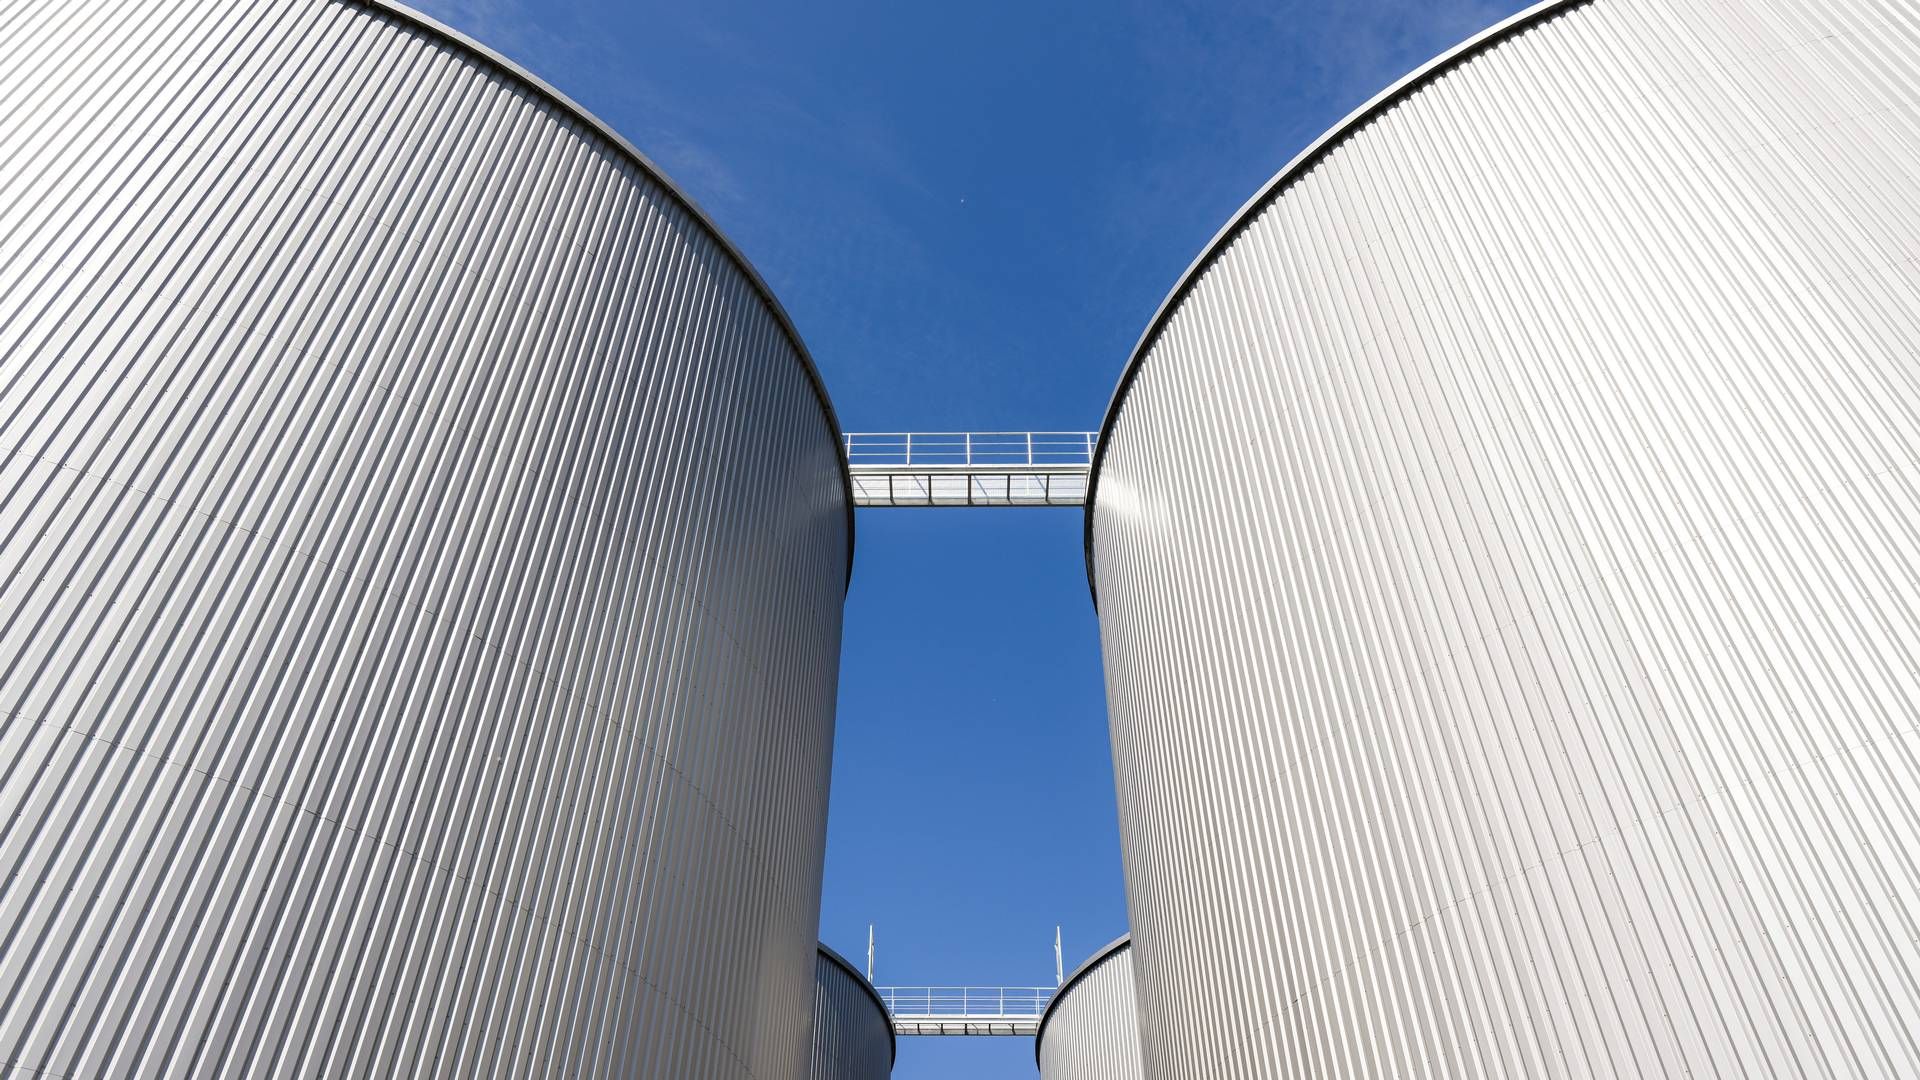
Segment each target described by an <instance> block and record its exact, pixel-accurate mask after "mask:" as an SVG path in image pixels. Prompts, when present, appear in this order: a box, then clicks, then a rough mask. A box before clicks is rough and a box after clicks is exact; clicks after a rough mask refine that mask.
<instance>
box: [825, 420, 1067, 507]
mask: <svg viewBox="0 0 1920 1080" xmlns="http://www.w3.org/2000/svg"><path fill="white" fill-rule="evenodd" d="M1097 437H1098V432H1092V431H931V432H905V431H899V432H889V431H868V432H848V433H847V434H845V435H843V436H841V438H842V441H843V445H844V446H845V449H846V455H847V469H848V472H850V473H851V474H852V477H853V504H854V505H855V506H1083V505H1085V504H1086V501H1087V473H1088V471H1089V470H1090V469H1091V468H1092V466H1093V444H1094V442H1095V440H1096V439H1097Z"/></svg>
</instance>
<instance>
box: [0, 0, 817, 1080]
mask: <svg viewBox="0 0 1920 1080" xmlns="http://www.w3.org/2000/svg"><path fill="white" fill-rule="evenodd" d="M0 40H4V41H5V42H6V49H5V51H6V54H7V60H8V62H7V64H6V65H5V66H4V69H0V102H4V109H3V110H0V112H3V113H4V117H5V119H4V121H3V122H0V281H4V288H0V433H3V434H4V442H5V446H6V450H7V454H6V457H5V459H4V463H3V464H0V470H3V473H4V475H0V508H3V509H0V594H3V595H0V712H3V713H4V715H5V717H6V720H5V723H4V727H0V732H4V738H5V741H6V748H5V753H4V755H0V865H4V868H5V875H4V879H3V880H0V1060H4V1061H5V1062H7V1063H8V1064H9V1065H10V1066H11V1067H12V1068H14V1069H17V1070H21V1071H23V1072H30V1073H33V1074H35V1075H67V1076H133V1075H147V1076H152V1075H162V1074H166V1075H196V1076H210V1075H296V1074H298V1075H379V1076H397V1075H426V1074H436V1075H448V1076H503V1075H528V1074H554V1075H561V1074H565V1075H612V1074H618V1075H626V1076H661V1077H664V1076H699V1077H742V1078H744V1077H749V1076H751V1077H759V1078H767V1077H796V1078H797V1077H801V1076H804V1075H806V1071H807V1061H808V1054H809V1046H810V1041H809V1040H810V1029H811V1025H810V1016H811V1011H812V1001H813V993H814V957H815V952H814V947H815V933H816V926H817V920H818V904H819V885H820V871H821V858H822V847H823V831H824V824H825V812H826V797H827V770H828V762H829V744H830V741H831V733H832V709H833V703H834V694H835V681H836V677H837V664H838V654H839V642H840V617H841V596H842V591H843V588H844V583H845V575H846V572H847V566H848V560H849V558H850V555H851V544H852V528H851V517H850V512H849V508H848V497H847V490H846V480H845V475H844V466H843V464H842V461H841V458H840V454H839V451H838V447H837V442H836V435H835V432H836V430H837V425H836V424H835V423H834V420H833V417H832V413H831V409H830V407H829V405H828V403H827V400H826V397H825V395H824V393H823V392H822V390H821V387H820V385H819V380H818V378H817V377H816V375H815V373H814V371H813V368H812V366H811V363H810V361H809V360H808V358H807V355H806V351H805V349H804V348H803V347H802V345H801V344H800V341H799V339H798V338H797V336H796V335H795V333H794V331H793V328H792V327H791V325H790V324H789V323H788V321H787V319H786V317H785V316H784V315H783V314H782V313H781V311H780V309H779V307H778V306H777V305H776V304H775V303H774V301H773V300H772V298H771V297H770V296H769V295H768V294H767V291H766V288H765V286H764V285H763V284H762V283H761V282H760V280H759V279H758V278H757V277H756V276H755V275H754V274H753V272H752V271H751V270H750V269H749V268H748V267H747V265H746V264H745V262H744V261H743V260H742V259H741V258H740V256H739V255H738V253H737V252H735V251H734V250H733V249H732V248H731V247H730V246H729V245H728V244H727V243H726V241H724V240H723V239H721V238H720V237H719V236H718V235H717V234H716V233H715V232H714V230H713V228H712V226H711V224H710V223H709V222H708V221H707V220H706V219H705V218H704V217H703V216H701V214H700V213H699V212H698V211H697V210H695V209H694V208H693V207H692V206H691V205H690V204H689V203H688V202H687V201H686V199H685V198H684V197H682V196H681V195H680V194H679V193H678V192H677V191H675V190H674V189H673V187H672V186H671V185H670V184H668V183H667V181H665V180H664V179H663V178H662V177H661V176H660V175H659V173H658V172H657V171H656V170H655V169H654V168H653V167H652V166H651V165H649V164H648V163H647V162H646V161H645V160H644V159H643V158H641V157H640V156H639V155H638V154H637V153H636V152H635V151H634V150H633V149H632V148H631V147H629V146H628V145H627V144H626V143H624V142H622V141H621V140H620V139H619V138H618V137H617V136H615V135H613V134H612V133H611V132H609V131H608V130H606V129H605V128H604V127H602V126H601V125H600V124H599V123H598V122H596V121H594V120H593V119H592V118H591V117H589V116H587V115H586V114H585V113H583V112H582V111H581V110H579V109H578V108H577V107H575V106H573V105H572V104H571V103H569V102H567V101H566V100H565V99H564V98H562V97H560V96H559V95H557V94H555V93H554V92H553V91H552V90H550V89H548V88H547V87H545V86H544V85H542V84H540V83H539V82H537V81H536V80H534V79H533V78H532V77H530V76H529V75H527V74H526V73H525V72H523V71H520V70H519V69H517V68H514V67H513V66H512V65H510V64H508V63H506V62H505V61H503V60H501V59H500V58H499V57H497V56H494V55H492V54H490V53H488V52H486V51H485V50H483V49H481V48H480V47H478V46H476V45H474V44H473V43H471V42H467V41H465V40H463V39H461V38H459V37H457V36H456V35H454V34H452V33H450V32H448V31H446V30H444V29H442V28H439V27H437V26H436V25H434V24H432V23H430V22H428V21H426V20H424V19H422V18H420V17H418V16H415V15H413V14H410V13H408V12H405V11H403V10H400V9H398V8H394V7H390V6H388V5H386V4H362V3H346V2H333V0H244V2H235V0H219V2H214V0H161V2H154V0H142V2H138V3H135V2H132V0H99V2H94V3H86V4H60V3H45V4H16V5H11V6H9V7H8V8H7V9H6V10H4V11H0Z"/></svg>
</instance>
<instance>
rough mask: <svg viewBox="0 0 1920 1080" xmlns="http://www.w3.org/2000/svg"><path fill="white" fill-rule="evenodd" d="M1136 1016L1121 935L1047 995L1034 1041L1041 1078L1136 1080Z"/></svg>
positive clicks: (1127, 947)
mask: <svg viewBox="0 0 1920 1080" xmlns="http://www.w3.org/2000/svg"><path fill="white" fill-rule="evenodd" d="M1139 1020H1140V1018H1139V1012H1138V1009H1137V1007H1136V1005H1135V1002H1134V994H1133V946H1132V943H1131V942H1130V941H1129V940H1128V939H1127V937H1126V936H1124V935H1123V936H1121V937H1120V938H1119V939H1118V940H1116V941H1113V942H1110V943H1108V945H1107V946H1106V947H1105V948H1103V949H1101V950H1100V951H1098V952H1096V953H1094V954H1093V955H1092V956H1091V957H1089V958H1087V961H1086V962H1085V963H1083V964H1081V965H1080V966H1079V967H1078V968H1075V969H1074V971H1073V974H1071V975H1068V976H1067V978H1066V980H1065V981H1063V982H1062V983H1061V984H1060V989H1058V990H1056V991H1054V994H1053V997H1052V998H1050V999H1048V1001H1047V1009H1046V1012H1045V1013H1043V1014H1041V1017H1040V1032H1039V1034H1038V1035H1037V1036H1036V1037H1035V1039H1034V1043H1033V1056H1034V1060H1035V1061H1036V1062H1038V1063H1039V1066H1040V1080H1140V1076H1141V1075H1142V1074H1141V1071H1140V1026H1139Z"/></svg>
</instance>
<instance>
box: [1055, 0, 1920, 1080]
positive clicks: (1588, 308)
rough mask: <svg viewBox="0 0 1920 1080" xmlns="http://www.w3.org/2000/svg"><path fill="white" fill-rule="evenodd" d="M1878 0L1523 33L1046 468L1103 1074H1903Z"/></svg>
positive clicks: (1900, 722) (1903, 616)
mask: <svg viewBox="0 0 1920 1080" xmlns="http://www.w3.org/2000/svg"><path fill="white" fill-rule="evenodd" d="M1916 191H1920V4H1915V3H1912V2H1905V0H1844V2H1841V0H1832V2H1822V0H1742V2H1738V3H1726V2H1722V0H1594V2H1591V3H1552V4H1547V5H1545V6H1543V7H1540V8H1536V9H1534V10H1532V11H1530V12H1528V13H1526V14H1524V15H1522V16H1520V17H1518V18H1517V19H1515V20H1514V21H1512V22H1509V23H1507V24H1505V25H1504V26H1501V27H1499V28H1497V29H1495V30H1493V31H1491V32H1490V33H1488V34H1487V35H1486V36H1484V37H1482V38H1480V39H1477V40H1476V41H1474V42H1471V43H1469V44H1468V45H1466V46H1465V47H1463V48H1462V49H1460V50H1459V51H1457V52H1455V53H1453V54H1451V55H1449V56H1447V57H1445V58H1443V59H1441V60H1440V61H1438V62H1436V63H1435V64H1433V65H1432V66H1430V67H1428V68H1427V69H1425V70H1423V71H1422V72H1420V73H1418V74H1416V75H1415V76H1413V77H1411V78H1410V79H1409V80H1407V81H1406V82H1404V83H1402V84H1401V85H1400V86H1398V87H1396V88H1395V89H1393V90H1392V91H1390V92H1388V93H1387V94H1386V95H1385V96H1383V97H1382V98H1380V99H1379V100H1378V101H1376V102H1375V103H1374V104H1373V105H1371V106H1369V107H1368V108H1366V109H1364V110H1362V111H1361V112H1360V113H1358V114H1356V115H1355V116H1354V117H1353V118H1351V119H1350V120H1349V121H1348V122H1346V123H1344V124H1343V125H1341V126H1340V127H1339V128H1338V129H1336V130H1335V131H1334V132H1333V133H1331V134H1330V135H1328V136H1327V137H1326V138H1325V139H1324V140H1323V141H1322V142H1321V143H1319V144H1318V145H1316V146H1314V147H1312V148H1311V149H1309V150H1308V151H1307V152H1306V153H1305V154H1304V155H1303V156H1302V157H1301V158H1300V159H1299V160H1297V161H1296V162H1295V163H1294V164H1293V165H1291V166H1289V167H1288V168H1287V169H1286V170H1285V171H1283V172H1282V173H1281V174H1280V175H1279V176H1278V177H1277V178H1276V179H1275V180H1274V181H1273V182H1272V184H1271V185H1270V186H1269V187H1268V188H1267V189H1266V190H1264V191H1263V192H1262V193H1261V194H1260V195H1259V196H1258V197H1257V198H1256V199H1255V200H1254V201H1253V202H1252V203H1251V204H1249V206H1248V207H1247V209H1246V210H1245V211H1243V212H1242V213H1241V215H1240V216H1239V217H1237V218H1236V219H1235V220H1234V221H1233V222H1232V224H1231V225H1230V226H1229V227H1228V228H1227V229H1226V230H1225V231H1223V233H1222V234H1221V235H1220V237H1219V238H1218V239H1217V240H1216V241H1215V243H1214V244H1213V245H1212V246H1211V247H1210V248H1209V249H1208V251H1207V252H1206V254H1205V255H1204V256H1203V257H1202V258H1201V259H1200V261H1199V262H1198V263H1197V264H1196V265H1195V267H1194V269H1193V270H1192V271H1191V272H1190V274H1189V275H1188V277H1187V278H1186V279H1185V280H1184V281H1183V282H1182V283H1181V285H1180V286H1179V287H1178V288H1177V289H1176V290H1175V292H1174V293H1173V295H1172V296H1171V297H1170V298H1169V300H1168V302H1167V304H1166V305H1165V307H1164V309H1163V311H1162V313H1161V315H1160V316H1159V317H1157V318H1156V319H1155V321H1154V322H1153V323H1152V325H1151V326H1150V328H1149V330H1148V332H1147V334H1146V335H1145V337H1144V339H1143V341H1142V343H1141V346H1140V348H1139V350H1138V352H1137V353H1136V356H1135V358H1134V363H1133V364H1132V366H1131V367H1130V370H1129V371H1128V374H1127V377H1126V378H1125V379H1124V380H1123V382H1122V386H1121V389H1120V391H1119V393H1118V394H1117V395H1116V403H1115V406H1114V408H1113V410H1112V412H1111V413H1110V415H1109V417H1108V429H1107V430H1106V432H1105V433H1104V438H1103V440H1102V445H1101V457H1100V460H1099V462H1098V463H1097V465H1096V469H1097V473H1096V477H1095V483H1096V488H1095V494H1094V508H1093V509H1092V511H1091V516H1090V522H1089V536H1088V540H1089V557H1090V570H1091V574H1092V578H1093V582H1094V585H1095V586H1096V592H1097V599H1098V603H1099V608H1100V616H1101V633H1102V640H1103V645H1104V649H1105V656H1106V665H1107V682H1108V690H1109V696H1110V701H1111V709H1112V726H1113V736H1114V743H1115V745H1114V754H1115V765H1116V770H1117V773H1118V782H1119V788H1120V792H1119V794H1120V803H1121V817H1122V838H1123V845H1124V854H1125V858H1126V869H1127V888H1128V900H1129V906H1130V921H1131V923H1132V929H1133V942H1134V950H1133V952H1134V962H1135V964H1136V966H1137V968H1138V980H1137V983H1138V989H1139V993H1140V1011H1141V1018H1142V1026H1141V1032H1142V1043H1143V1053H1144V1057H1145V1065H1146V1075H1147V1076H1149V1077H1153V1078H1155V1080H1167V1078H1172V1077H1208V1078H1216V1077H1275V1076H1384V1075H1415V1074H1419V1075H1448V1076H1478V1075H1488V1076H1514V1077H1532V1076H1549V1075H1554V1076H1596V1075H1604V1076H1680V1075H1687V1074H1689V1073H1691V1074H1692V1075H1695V1076H1706V1075H1720V1076H1761V1075H1795V1074H1805V1075H1820V1076H1825V1075H1848V1076H1913V1075H1920V976H1916V972H1920V942H1917V941H1916V939H1920V930H1916V920H1917V919H1920V889H1916V869H1915V868H1916V860H1920V842H1917V841H1920V818H1917V817H1916V811H1915V803H1914V798H1915V792H1916V791H1920V769H1916V755H1917V754H1920V736H1916V733H1915V719H1916V716H1920V710H1917V707H1916V702H1920V674H1916V663H1915V660H1914V658H1915V657H1916V656H1920V614H1917V613H1920V579H1917V577H1916V574H1917V573H1920V571H1916V567H1917V566H1920V475H1916V464H1915V446H1916V445H1917V444H1920V366H1917V365H1916V364H1915V360H1914V358H1915V356H1916V355H1920V261H1916V259H1920V200H1916V199H1915V197H1914V193H1915V192H1916Z"/></svg>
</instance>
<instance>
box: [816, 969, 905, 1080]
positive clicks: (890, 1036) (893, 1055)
mask: <svg viewBox="0 0 1920 1080" xmlns="http://www.w3.org/2000/svg"><path fill="white" fill-rule="evenodd" d="M819 944H820V955H821V956H824V957H826V958H827V959H828V960H829V961H831V962H832V963H833V964H834V965H835V966H836V967H838V968H840V969H841V970H843V971H845V972H846V973H847V974H849V975H851V976H853V981H854V982H857V983H859V984H860V989H862V990H865V991H866V992H867V996H868V997H870V998H872V999H873V1007H874V1008H876V1009H879V1010H880V1016H881V1018H882V1019H884V1020H885V1021H886V1022H887V1060H889V1061H895V1060H898V1059H899V1056H900V1039H899V1037H898V1036H896V1035H895V1034H894V1033H893V1014H892V1013H890V1012H888V1011H887V1003H886V1002H884V1001H882V1000H880V991H878V990H875V989H874V988H873V983H872V982H870V981H869V980H868V979H867V977H866V976H865V975H864V974H862V973H861V971H860V969H859V968H857V967H854V966H853V965H852V964H851V963H849V962H848V961H847V958H846V957H844V956H841V955H840V954H839V953H837V952H835V951H834V950H833V949H831V948H829V947H828V946H827V943H826V942H824V941H822V942H820V943H819Z"/></svg>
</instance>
